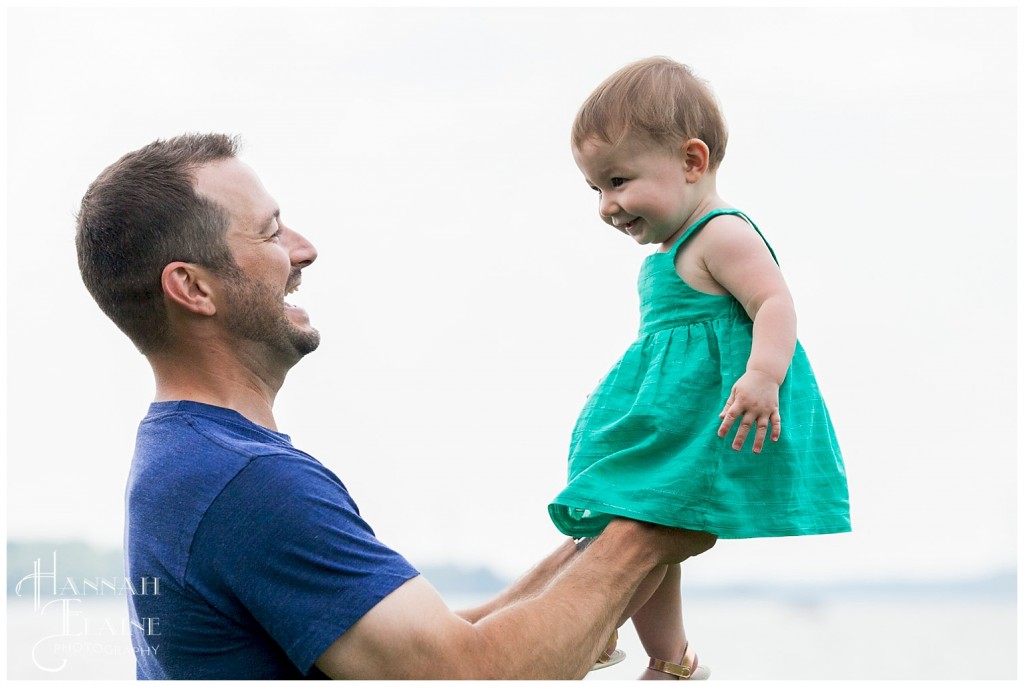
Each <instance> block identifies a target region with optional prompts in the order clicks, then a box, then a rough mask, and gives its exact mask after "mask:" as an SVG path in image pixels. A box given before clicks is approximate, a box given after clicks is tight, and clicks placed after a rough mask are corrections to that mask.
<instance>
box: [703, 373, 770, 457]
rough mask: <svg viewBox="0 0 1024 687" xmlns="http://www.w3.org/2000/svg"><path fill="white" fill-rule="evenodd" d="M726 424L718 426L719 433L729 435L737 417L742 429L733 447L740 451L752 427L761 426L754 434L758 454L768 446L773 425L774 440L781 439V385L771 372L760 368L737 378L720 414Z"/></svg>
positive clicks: (755, 451)
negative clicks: (769, 429) (768, 372)
mask: <svg viewBox="0 0 1024 687" xmlns="http://www.w3.org/2000/svg"><path fill="white" fill-rule="evenodd" d="M718 417H720V418H722V425H721V426H720V427H719V428H718V436H720V437H725V435H727V434H728V433H729V430H730V429H731V428H732V426H733V423H734V422H736V420H737V419H740V418H742V420H740V426H739V429H737V430H736V437H735V438H734V439H733V442H732V448H733V450H734V451H739V450H740V449H741V448H743V443H744V442H745V441H746V439H747V434H749V433H750V429H751V427H755V426H756V427H757V432H756V433H755V435H754V453H760V452H761V449H762V448H763V447H764V440H765V437H766V436H767V435H768V427H769V426H771V428H772V433H771V438H772V441H778V440H779V436H780V435H781V434H782V418H781V417H780V416H779V384H778V382H776V381H775V380H774V379H772V378H771V377H770V376H769V375H767V374H765V373H764V372H758V371H756V370H748V371H747V372H746V373H745V374H744V375H743V376H742V377H740V378H739V379H738V380H736V383H735V384H734V385H733V387H732V393H730V394H729V400H728V401H726V402H725V408H723V409H722V412H721V413H719V414H718Z"/></svg>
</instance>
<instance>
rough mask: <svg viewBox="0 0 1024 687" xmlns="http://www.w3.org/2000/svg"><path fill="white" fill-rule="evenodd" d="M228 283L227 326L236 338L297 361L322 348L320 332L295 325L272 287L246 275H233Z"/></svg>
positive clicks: (226, 282)
mask: <svg viewBox="0 0 1024 687" xmlns="http://www.w3.org/2000/svg"><path fill="white" fill-rule="evenodd" d="M225 284H226V285H227V293H228V297H229V299H230V302H231V308H230V309H229V312H228V316H227V318H226V324H227V326H228V327H229V328H230V331H231V332H232V333H233V334H234V335H235V336H237V337H239V338H241V339H244V340H248V341H252V342H254V343H259V344H263V345H265V346H267V347H268V348H270V349H272V350H275V351H280V352H281V353H285V354H289V353H290V354H292V355H295V356H297V357H296V360H299V359H301V358H302V357H303V356H305V355H308V354H309V353H312V352H313V351H315V350H316V349H317V347H319V346H320V332H318V331H317V330H316V329H314V328H312V327H310V328H309V329H300V328H298V327H296V326H295V325H294V324H292V323H291V322H290V321H289V320H288V315H287V314H286V312H285V311H286V309H287V308H286V306H285V305H284V302H283V301H282V300H281V298H280V294H279V293H275V292H274V290H273V289H272V288H271V287H270V286H269V285H267V284H264V283H262V282H258V281H255V280H252V279H248V278H246V277H245V275H238V276H232V277H230V278H228V279H227V280H226V281H225Z"/></svg>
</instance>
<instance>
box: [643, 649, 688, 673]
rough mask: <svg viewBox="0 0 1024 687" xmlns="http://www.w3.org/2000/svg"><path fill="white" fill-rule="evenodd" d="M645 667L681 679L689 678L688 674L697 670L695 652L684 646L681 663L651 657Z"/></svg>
mask: <svg viewBox="0 0 1024 687" xmlns="http://www.w3.org/2000/svg"><path fill="white" fill-rule="evenodd" d="M647 667H648V668H650V669H651V670H657V671H658V672H660V673H668V674H669V675H674V676H676V677H677V678H680V679H682V680H689V679H690V676H691V675H693V673H694V672H695V671H696V670H697V654H695V653H693V652H692V651H690V647H686V651H684V652H683V661H682V663H669V662H668V661H662V660H661V659H660V658H652V659H651V660H650V663H648V664H647Z"/></svg>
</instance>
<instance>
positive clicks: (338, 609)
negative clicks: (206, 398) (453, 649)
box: [125, 401, 418, 679]
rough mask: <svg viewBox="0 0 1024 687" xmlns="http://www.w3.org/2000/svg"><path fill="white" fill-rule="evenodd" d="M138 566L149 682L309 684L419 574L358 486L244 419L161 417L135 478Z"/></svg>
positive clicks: (152, 426)
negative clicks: (354, 630)
mask: <svg viewBox="0 0 1024 687" xmlns="http://www.w3.org/2000/svg"><path fill="white" fill-rule="evenodd" d="M125 499H126V523H125V557H126V568H127V575H128V579H129V581H130V582H131V583H132V588H133V590H134V593H133V594H131V595H130V598H129V610H130V614H131V618H130V621H131V627H132V643H133V645H134V647H135V652H136V657H137V675H138V677H139V678H140V679H298V678H303V677H322V676H323V674H322V673H321V672H320V671H319V670H317V668H316V667H315V666H314V665H313V664H314V662H315V661H316V660H317V658H319V657H320V655H321V654H322V653H323V652H324V650H326V649H327V647H329V646H330V645H331V644H332V643H333V642H334V640H336V639H337V638H338V637H339V636H341V634H342V633H344V632H345V631H346V630H347V629H348V628H349V627H351V626H352V625H353V624H354V623H355V622H356V621H357V620H359V619H360V618H361V617H362V616H363V615H364V614H365V613H366V612H367V611H369V610H370V609H371V608H373V607H374V606H375V605H376V604H377V603H378V602H379V601H380V600H381V599H383V598H384V597H385V596H387V595H388V594H390V593H391V592H392V591H394V590H395V589H397V588H398V587H399V586H401V585H402V584H403V583H404V582H405V581H406V580H408V579H410V578H412V577H415V576H416V575H417V574H418V573H417V571H416V570H415V568H413V567H412V566H411V565H410V564H409V563H408V562H407V561H406V560H405V559H404V558H403V557H402V556H400V555H399V554H397V553H396V552H394V551H392V550H391V549H389V548H388V547H386V546H385V545H383V544H382V543H381V542H380V541H379V540H378V539H377V538H376V536H374V533H373V530H372V529H370V526H369V525H368V524H367V523H366V522H365V521H364V520H363V519H362V518H361V517H360V515H359V509H358V508H357V507H356V504H355V502H354V501H353V500H352V497H350V496H349V494H348V491H347V490H346V489H345V485H343V484H342V483H341V481H340V480H339V479H338V478H337V477H336V476H335V475H334V473H332V472H331V471H330V470H328V469H327V468H325V467H324V466H323V465H321V464H320V463H319V462H318V461H316V460H315V459H314V458H313V457H311V456H309V455H307V454H305V453H303V452H302V451H299V450H298V449H296V448H295V447H294V446H292V443H291V440H290V439H289V438H288V436H287V435H284V434H279V433H277V432H272V431H270V430H268V429H266V428H264V427H260V426H259V425H256V424H254V423H252V422H250V421H248V420H246V419H245V418H244V417H242V415H240V414H238V413H236V412H235V411H233V410H228V409H226V408H220V407H217V406H210V405H205V404H202V403H194V402H191V401H175V402H166V403H154V404H153V405H152V406H151V407H150V410H149V414H148V415H147V416H146V418H145V419H144V420H143V421H142V423H141V425H140V426H139V433H138V438H137V441H136V446H135V456H134V458H133V460H132V467H131V472H130V474H129V477H128V487H127V492H126V495H125Z"/></svg>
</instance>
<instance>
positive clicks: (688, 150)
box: [682, 138, 711, 184]
mask: <svg viewBox="0 0 1024 687" xmlns="http://www.w3.org/2000/svg"><path fill="white" fill-rule="evenodd" d="M682 153H683V172H684V173H685V174H686V180H687V181H688V182H690V183H691V184H693V183H696V182H697V181H699V180H700V178H701V177H702V176H704V173H705V172H707V171H708V162H709V161H710V159H711V152H710V151H709V150H708V144H707V143H705V142H704V141H702V140H700V139H699V138H691V139H689V140H687V141H684V142H683V145H682Z"/></svg>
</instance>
